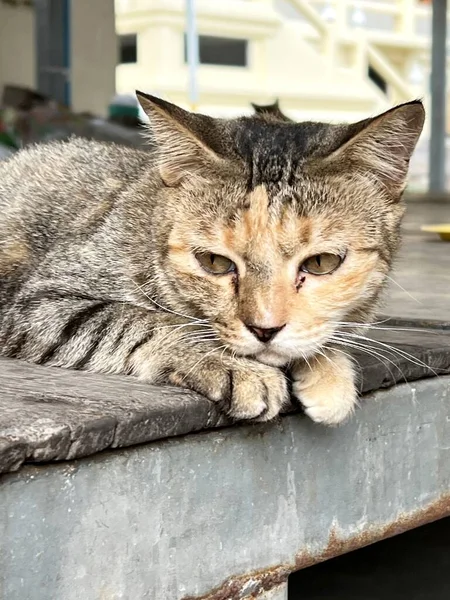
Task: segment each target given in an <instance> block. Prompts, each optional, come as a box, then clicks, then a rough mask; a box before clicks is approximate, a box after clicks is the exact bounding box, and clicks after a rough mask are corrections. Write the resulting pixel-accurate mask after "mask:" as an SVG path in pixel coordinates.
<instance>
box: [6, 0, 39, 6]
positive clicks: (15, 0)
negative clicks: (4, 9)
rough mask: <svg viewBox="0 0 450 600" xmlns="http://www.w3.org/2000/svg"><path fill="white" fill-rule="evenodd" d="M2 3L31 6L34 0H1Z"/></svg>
mask: <svg viewBox="0 0 450 600" xmlns="http://www.w3.org/2000/svg"><path fill="white" fill-rule="evenodd" d="M1 1H2V2H3V4H9V5H10V6H33V5H34V0H1Z"/></svg>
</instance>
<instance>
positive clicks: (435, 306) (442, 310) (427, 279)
mask: <svg viewBox="0 0 450 600" xmlns="http://www.w3.org/2000/svg"><path fill="white" fill-rule="evenodd" d="M437 223H450V196H449V199H448V202H447V203H445V202H434V203H423V202H416V201H411V202H408V208H407V211H406V216H405V220H404V225H403V231H404V238H403V240H404V241H403V247H402V250H401V252H400V256H399V257H398V260H397V263H396V266H395V268H394V272H393V273H392V274H391V277H392V281H391V282H390V285H389V288H388V290H387V295H386V300H385V303H384V305H383V306H382V307H381V311H380V312H382V313H383V314H386V315H389V316H393V317H397V318H419V319H424V320H432V319H438V320H443V321H447V322H449V323H450V242H443V241H441V240H440V239H439V237H438V236H437V235H436V234H432V233H425V232H423V231H421V230H420V227H421V225H431V224H437ZM449 597H450V596H449Z"/></svg>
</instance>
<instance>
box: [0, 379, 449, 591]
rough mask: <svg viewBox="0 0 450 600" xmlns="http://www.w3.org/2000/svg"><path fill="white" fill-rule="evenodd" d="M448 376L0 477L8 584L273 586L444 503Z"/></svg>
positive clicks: (280, 587) (444, 508) (443, 508)
mask: <svg viewBox="0 0 450 600" xmlns="http://www.w3.org/2000/svg"><path fill="white" fill-rule="evenodd" d="M449 414H450V377H449V376H446V377H441V378H432V379H425V380H422V381H418V382H415V383H414V384H403V385H398V386H395V387H393V388H390V389H388V390H384V391H379V392H376V393H373V394H369V395H367V396H366V397H365V398H364V400H363V405H362V408H361V409H360V410H359V411H358V413H357V415H356V417H355V418H354V419H353V420H352V421H351V422H349V423H348V424H347V425H345V426H343V427H341V428H337V429H329V428H324V427H319V426H317V425H314V424H313V423H312V422H311V421H309V420H308V419H306V418H305V419H303V418H299V416H298V415H289V416H286V417H284V418H282V419H280V420H279V422H278V423H276V424H270V423H269V424H265V425H246V426H237V427H228V428H225V429H222V430H219V431H212V432H208V433H197V434H192V435H188V436H182V437H178V438H173V439H169V440H164V441H157V442H154V443H152V444H147V445H141V446H137V447H134V448H131V449H128V450H123V451H120V452H117V451H116V452H105V453H102V454H100V455H97V456H95V457H92V458H87V459H84V460H82V461H73V462H71V463H60V464H53V465H42V466H31V465H28V466H24V467H23V468H22V469H21V471H19V472H18V473H11V474H8V475H4V476H3V478H2V480H1V494H0V511H1V514H2V515H4V516H3V518H2V519H0V540H1V543H0V590H1V592H2V595H3V597H4V598H7V599H8V600H24V599H25V598H26V599H27V600H49V599H60V598H61V599H62V598H64V600H79V599H80V598H83V600H99V599H102V600H103V599H105V600H106V599H108V600H110V599H111V600H113V599H114V600H118V599H125V600H137V599H139V600H141V599H145V598H148V599H151V600H153V599H154V600H188V599H189V600H193V599H199V598H202V599H203V600H237V599H240V600H244V599H250V598H260V599H262V598H264V599H268V598H273V599H276V600H281V599H284V598H286V581H287V577H288V574H289V573H290V572H292V571H294V570H297V569H300V568H304V567H306V566H308V565H311V564H314V563H315V562H318V561H322V560H326V559H328V558H330V557H332V556H336V555H338V554H341V553H344V552H348V551H350V550H353V549H356V548H359V547H361V546H364V545H366V544H369V543H371V542H374V541H377V540H379V539H382V538H384V537H388V536H391V535H394V534H396V533H400V532H402V531H404V530H406V529H409V528H413V527H416V526H418V525H420V524H422V523H425V522H428V521H431V520H434V519H437V518H440V517H444V516H447V515H449V514H450V460H449V459H450V455H449V453H450V420H449V417H448V415H449Z"/></svg>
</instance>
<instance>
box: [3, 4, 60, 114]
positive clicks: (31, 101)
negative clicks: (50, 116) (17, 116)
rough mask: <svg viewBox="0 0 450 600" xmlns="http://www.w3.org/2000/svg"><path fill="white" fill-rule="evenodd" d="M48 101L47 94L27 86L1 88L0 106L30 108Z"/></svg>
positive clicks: (18, 108) (19, 108)
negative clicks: (0, 98)
mask: <svg viewBox="0 0 450 600" xmlns="http://www.w3.org/2000/svg"><path fill="white" fill-rule="evenodd" d="M3 1H4V0H3ZM48 102H49V98H47V96H44V95H43V94H40V93H39V92H36V91H35V90H31V89H29V88H25V87H19V86H16V85H5V87H4V88H3V97H2V106H5V107H8V108H15V109H17V110H31V109H32V108H34V107H35V106H43V105H45V104H47V103H48Z"/></svg>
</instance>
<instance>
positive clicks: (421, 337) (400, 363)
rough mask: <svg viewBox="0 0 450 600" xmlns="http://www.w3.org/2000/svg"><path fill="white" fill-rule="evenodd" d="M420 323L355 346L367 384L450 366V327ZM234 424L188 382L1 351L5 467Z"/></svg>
mask: <svg viewBox="0 0 450 600" xmlns="http://www.w3.org/2000/svg"><path fill="white" fill-rule="evenodd" d="M416 326H418V327H420V323H419V322H416ZM418 327H416V329H415V330H413V331H410V330H407V331H402V332H401V334H399V333H398V331H387V330H384V329H382V330H380V331H377V332H376V335H373V336H372V337H373V339H374V340H375V339H376V340H377V341H376V342H375V341H374V342H373V350H374V351H375V352H376V354H377V356H378V358H372V357H371V356H368V355H366V354H355V358H356V360H357V362H358V365H359V369H360V372H361V389H362V392H365V393H367V392H370V391H373V390H378V389H380V388H385V387H389V386H392V385H394V384H396V383H398V382H402V381H414V380H417V379H420V378H423V377H429V376H433V375H442V374H445V373H450V332H449V331H446V330H445V329H434V330H425V329H420V328H418ZM390 346H392V347H394V348H397V350H398V353H397V354H394V353H393V352H392V350H391V349H390ZM426 365H428V367H427V366H426ZM292 410H297V411H298V410H300V408H299V407H298V406H292ZM231 424H232V423H231V422H230V421H228V420H227V419H226V418H225V417H224V416H223V415H221V414H220V413H219V412H218V411H217V409H216V407H215V406H214V405H213V404H212V403H211V402H209V401H208V400H206V399H205V398H203V397H201V396H199V395H198V394H195V393H193V392H190V391H188V390H182V389H180V388H170V387H156V386H151V385H147V384H145V383H141V382H139V381H137V380H135V379H133V378H131V377H118V376H102V375H94V374H88V373H83V372H75V371H68V370H65V369H56V368H53V369H52V368H46V367H41V366H37V365H31V364H27V363H23V362H20V361H13V360H7V359H0V473H2V472H3V473H5V472H8V471H14V470H17V469H19V468H20V467H21V466H22V465H23V464H24V463H25V462H30V461H31V462H48V461H58V460H72V459H75V458H81V457H83V456H89V455H91V454H95V453H97V452H101V451H103V450H106V449H109V448H123V447H127V446H131V445H134V444H141V443H143V442H150V441H154V440H158V439H164V438H168V437H173V436H177V435H183V434H186V433H191V432H195V431H199V430H202V429H211V428H216V427H222V426H229V425H231Z"/></svg>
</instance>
